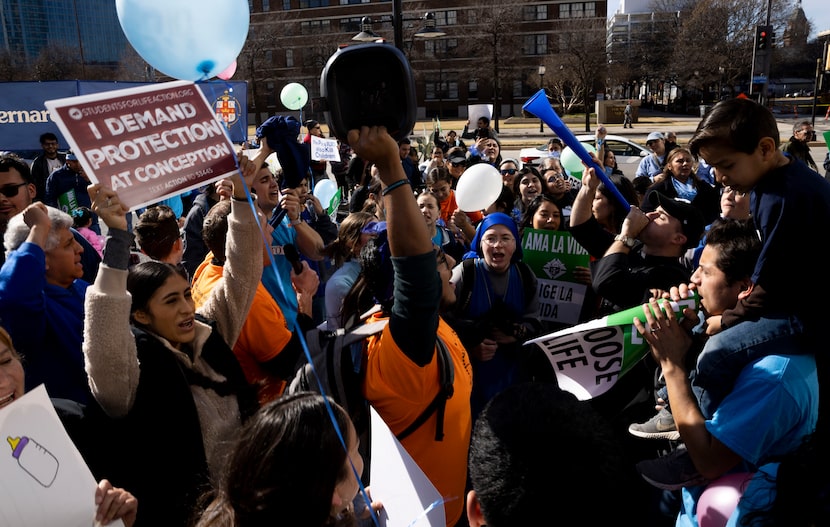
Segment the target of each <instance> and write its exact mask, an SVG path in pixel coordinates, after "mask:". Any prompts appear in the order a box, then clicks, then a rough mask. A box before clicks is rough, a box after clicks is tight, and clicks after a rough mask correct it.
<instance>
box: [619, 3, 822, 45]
mask: <svg viewBox="0 0 830 527" xmlns="http://www.w3.org/2000/svg"><path fill="white" fill-rule="evenodd" d="M619 6H620V2H619V0H608V16H609V17H611V16H612V15H613V14H614V13H616V12H617V9H618V8H619ZM801 8H802V9H803V10H804V14H805V15H807V19H808V20H810V21H811V22H812V23H813V33H812V34H811V35H810V37H811V38H814V37H815V36H816V34H817V33H819V32H820V31H825V30H830V9H828V6H827V0H801Z"/></svg>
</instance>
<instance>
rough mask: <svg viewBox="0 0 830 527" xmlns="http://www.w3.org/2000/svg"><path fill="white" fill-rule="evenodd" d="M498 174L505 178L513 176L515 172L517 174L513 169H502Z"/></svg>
mask: <svg viewBox="0 0 830 527" xmlns="http://www.w3.org/2000/svg"><path fill="white" fill-rule="evenodd" d="M499 172H501V175H502V176H507V175H511V176H515V175H516V172H518V170H516V169H515V168H503V169H501V170H499Z"/></svg>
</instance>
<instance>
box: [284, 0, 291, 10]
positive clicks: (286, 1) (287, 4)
mask: <svg viewBox="0 0 830 527" xmlns="http://www.w3.org/2000/svg"><path fill="white" fill-rule="evenodd" d="M282 10H283V11H291V0H282Z"/></svg>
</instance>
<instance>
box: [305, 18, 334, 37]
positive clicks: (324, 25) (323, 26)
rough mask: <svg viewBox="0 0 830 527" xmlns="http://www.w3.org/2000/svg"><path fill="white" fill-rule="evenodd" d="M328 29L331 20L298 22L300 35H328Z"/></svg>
mask: <svg viewBox="0 0 830 527" xmlns="http://www.w3.org/2000/svg"><path fill="white" fill-rule="evenodd" d="M330 29H331V20H305V21H303V22H300V33H302V34H303V35H313V34H316V33H321V32H322V33H328V32H329V30H330Z"/></svg>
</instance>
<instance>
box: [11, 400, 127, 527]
mask: <svg viewBox="0 0 830 527" xmlns="http://www.w3.org/2000/svg"><path fill="white" fill-rule="evenodd" d="M0 436H2V439H3V442H2V445H3V446H2V447H0V474H2V477H0V526H2V527H43V526H44V525H60V526H61V527H92V525H93V524H94V521H95V512H96V509H97V508H96V506H95V487H96V486H97V485H96V482H95V478H94V477H93V476H92V472H90V470H89V467H87V465H86V463H85V462H84V460H83V458H82V457H81V454H80V452H78V449H77V448H76V447H75V444H74V443H72V440H71V439H70V438H69V435H68V434H67V433H66V430H65V429H64V427H63V424H62V423H61V421H60V418H59V417H58V414H57V413H56V412H55V408H54V406H52V402H51V401H50V400H49V396H48V394H47V393H46V388H45V387H44V386H43V385H40V386H38V387H37V388H35V389H33V390H31V391H30V392H29V393H27V394H26V395H24V396H23V397H21V398H20V399H18V400H17V401H15V402H14V403H12V404H11V405H9V406H8V407H6V408H4V409H2V410H0ZM110 525H116V526H121V527H123V526H124V523H123V522H122V521H121V520H117V521H115V522H114V523H112V524H110Z"/></svg>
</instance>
